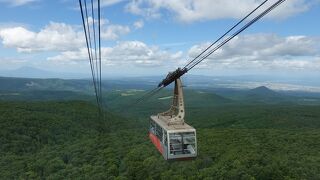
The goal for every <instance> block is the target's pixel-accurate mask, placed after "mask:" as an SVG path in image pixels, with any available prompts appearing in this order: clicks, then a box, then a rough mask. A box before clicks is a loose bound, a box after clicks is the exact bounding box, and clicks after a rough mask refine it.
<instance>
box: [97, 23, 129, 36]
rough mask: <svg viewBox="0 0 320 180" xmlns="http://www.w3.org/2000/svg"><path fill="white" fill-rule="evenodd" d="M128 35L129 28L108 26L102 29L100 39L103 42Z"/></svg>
mask: <svg viewBox="0 0 320 180" xmlns="http://www.w3.org/2000/svg"><path fill="white" fill-rule="evenodd" d="M128 33H130V28H129V27H128V26H122V25H108V26H107V27H106V28H103V29H102V32H101V38H102V39H104V40H116V39H118V38H119V37H120V36H123V35H126V34H128Z"/></svg>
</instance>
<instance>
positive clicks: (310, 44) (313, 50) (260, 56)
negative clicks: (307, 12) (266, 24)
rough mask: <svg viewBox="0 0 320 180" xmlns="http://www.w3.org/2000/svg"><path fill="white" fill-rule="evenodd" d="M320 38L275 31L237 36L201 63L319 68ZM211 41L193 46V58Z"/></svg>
mask: <svg viewBox="0 0 320 180" xmlns="http://www.w3.org/2000/svg"><path fill="white" fill-rule="evenodd" d="M319 40H320V38H315V37H307V36H288V37H279V36H277V35H274V34H253V35H243V36H238V37H236V38H235V39H233V40H231V41H230V42H229V43H228V44H226V45H225V46H223V47H222V48H221V49H219V50H218V51H216V52H215V53H213V54H212V55H211V56H209V57H208V58H207V59H206V60H205V61H204V62H202V63H200V64H199V67H200V68H216V69H219V68H220V69H224V68H225V69H242V70H247V69H286V70H290V69H291V70H306V69H310V70H311V69H312V70H316V69H317V68H319V64H320V63H319V57H320V46H319V45H317V42H318V41H319ZM209 44H210V43H204V44H200V45H195V46H193V47H191V48H190V50H189V52H188V55H189V57H190V59H192V58H194V57H196V56H197V55H198V54H200V53H201V52H202V50H204V49H205V48H206V47H208V45H209Z"/></svg>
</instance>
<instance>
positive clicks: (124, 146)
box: [0, 92, 320, 179]
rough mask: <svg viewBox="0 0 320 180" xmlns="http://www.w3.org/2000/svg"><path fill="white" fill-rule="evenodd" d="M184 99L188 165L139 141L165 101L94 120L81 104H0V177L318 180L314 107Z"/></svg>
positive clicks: (319, 123)
mask: <svg viewBox="0 0 320 180" xmlns="http://www.w3.org/2000/svg"><path fill="white" fill-rule="evenodd" d="M187 93H188V92H187ZM186 96H187V95H186ZM109 97H110V99H107V101H108V102H110V103H111V104H112V98H114V99H115V100H116V99H117V97H115V96H113V97H112V96H109ZM189 97H190V98H189V99H188V98H186V106H187V109H186V110H187V115H186V121H187V122H188V123H189V124H191V125H192V126H194V127H195V128H196V129H197V135H198V150H199V156H198V157H197V158H196V159H193V160H188V161H165V160H164V159H163V157H162V156H161V155H160V153H158V151H157V150H156V148H154V146H153V144H152V143H151V142H150V140H149V138H148V135H147V132H148V119H149V116H150V115H151V114H154V113H156V112H161V111H162V110H165V109H166V108H167V107H168V106H167V105H168V104H169V102H170V100H167V101H165V102H158V103H154V102H153V100H151V101H150V102H149V103H145V104H143V105H141V106H140V107H135V108H128V109H124V110H123V109H122V110H120V107H121V106H122V105H121V104H120V105H119V107H118V108H117V106H116V104H113V106H112V107H109V108H107V111H105V113H104V115H103V117H102V118H99V116H98V113H97V107H96V106H95V105H94V104H93V103H91V102H87V101H76V100H70V101H34V102H31V101H1V102H0V153H1V156H0V177H1V179H320V141H319V140H320V131H319V128H320V111H319V109H320V106H319V105H312V106H311V105H297V104H290V103H288V104H283V103H280V104H262V103H260V104H253V103H244V104H241V103H240V104H239V103H230V101H229V100H227V99H223V98H221V97H220V96H217V95H214V94H211V96H210V97H211V99H212V100H213V101H216V102H218V104H217V103H216V104H214V103H210V102H206V103H207V104H203V103H201V102H202V100H201V98H206V97H201V96H199V97H198V98H200V100H199V99H198V98H194V97H193V98H191V97H192V96H189ZM213 101H212V102H213ZM113 102H114V103H115V102H119V103H121V102H123V103H125V101H124V100H121V99H120V100H119V98H118V100H116V101H113ZM111 104H109V106H111ZM110 109H111V110H112V112H109V110H110ZM120 114H121V115H120Z"/></svg>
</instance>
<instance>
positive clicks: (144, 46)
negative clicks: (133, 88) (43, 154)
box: [0, 0, 320, 78]
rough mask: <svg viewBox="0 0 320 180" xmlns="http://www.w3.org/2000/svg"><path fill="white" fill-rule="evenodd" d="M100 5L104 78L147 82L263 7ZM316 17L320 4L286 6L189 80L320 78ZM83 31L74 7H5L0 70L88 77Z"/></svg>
mask: <svg viewBox="0 0 320 180" xmlns="http://www.w3.org/2000/svg"><path fill="white" fill-rule="evenodd" d="M101 2H102V5H103V7H102V17H103V19H104V24H103V32H102V39H103V53H102V54H103V59H104V61H103V73H104V75H106V76H117V75H125V76H141V75H163V74H166V73H167V72H168V71H172V70H174V69H175V68H177V67H179V66H184V65H185V64H186V63H187V61H188V60H190V59H192V58H193V57H195V56H196V55H197V54H198V53H200V52H201V50H202V49H204V48H205V47H206V46H207V45H208V44H209V43H210V42H213V41H214V40H215V39H217V37H218V36H220V35H221V34H223V33H224V32H225V31H226V30H227V29H228V28H229V27H230V26H232V25H233V24H234V23H235V22H237V21H238V20H239V19H240V18H241V17H243V16H244V15H245V14H246V13H247V12H248V11H250V10H252V9H253V8H254V7H255V6H257V5H258V4H259V3H261V2H262V1H261V0H232V1H223V0H188V1H187V0H172V1H168V0H101ZM272 2H275V0H270V3H272ZM318 17H320V1H319V0H308V1H307V0H287V1H286V2H284V4H282V5H281V6H280V7H278V8H277V9H276V10H275V11H274V12H272V13H271V14H270V15H269V16H268V17H266V18H264V19H262V20H261V21H259V22H258V23H256V24H254V25H253V26H252V27H250V29H248V30H247V31H245V32H244V33H242V34H241V35H240V36H239V37H237V38H236V39H235V40H234V41H232V42H230V43H229V44H228V45H227V46H226V47H224V48H222V49H221V51H218V52H217V53H215V54H213V55H212V56H211V57H210V58H209V59H208V60H207V61H205V62H203V63H201V64H200V66H199V67H198V68H197V69H195V70H194V71H192V72H190V73H193V74H204V75H243V74H252V75H275V74H276V75H278V74H281V75H285V76H288V78H290V76H297V75H301V76H313V77H314V76H319V68H320V51H319V50H320V46H319V43H318V42H319V40H320V39H319V38H320V34H319V32H320V21H319V20H318ZM81 25H82V24H81V15H80V11H79V6H78V1H75V0H57V1H45V0H0V71H1V70H10V69H17V68H19V67H24V66H30V67H36V68H39V69H43V70H48V71H55V72H60V73H66V72H71V73H80V74H89V72H90V69H89V64H88V57H87V54H86V50H85V43H84V42H85V41H84V40H85V39H84V36H83V30H82V26H81ZM319 77H320V76H319Z"/></svg>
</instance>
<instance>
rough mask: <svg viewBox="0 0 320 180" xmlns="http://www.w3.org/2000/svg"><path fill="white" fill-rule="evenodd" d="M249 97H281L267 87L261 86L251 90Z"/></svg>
mask: <svg viewBox="0 0 320 180" xmlns="http://www.w3.org/2000/svg"><path fill="white" fill-rule="evenodd" d="M248 93H249V95H262V96H281V95H280V94H279V93H277V92H275V91H273V90H271V89H269V88H267V87H266V86H260V87H257V88H254V89H251V90H249V92H248Z"/></svg>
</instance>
